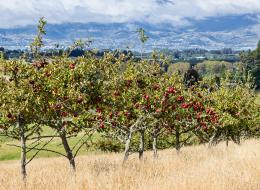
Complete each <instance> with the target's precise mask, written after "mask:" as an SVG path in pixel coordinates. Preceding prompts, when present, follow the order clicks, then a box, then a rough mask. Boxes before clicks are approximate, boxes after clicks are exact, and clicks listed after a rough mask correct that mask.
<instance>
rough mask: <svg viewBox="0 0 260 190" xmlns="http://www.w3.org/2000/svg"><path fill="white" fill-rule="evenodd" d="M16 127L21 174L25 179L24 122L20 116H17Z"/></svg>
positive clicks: (24, 179)
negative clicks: (18, 138)
mask: <svg viewBox="0 0 260 190" xmlns="http://www.w3.org/2000/svg"><path fill="white" fill-rule="evenodd" d="M17 128H18V129H20V141H21V175H22V179H23V181H24V182H25V181H26V176H27V172H26V138H25V131H24V124H23V122H22V119H21V116H20V115H19V116H18V121H17Z"/></svg>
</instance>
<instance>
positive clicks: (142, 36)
mask: <svg viewBox="0 0 260 190" xmlns="http://www.w3.org/2000/svg"><path fill="white" fill-rule="evenodd" d="M136 32H137V33H138V35H139V40H140V42H141V46H142V48H141V59H143V52H144V44H145V42H146V41H147V40H148V39H149V37H148V36H147V35H146V34H145V30H144V29H143V28H139V29H137V31H136Z"/></svg>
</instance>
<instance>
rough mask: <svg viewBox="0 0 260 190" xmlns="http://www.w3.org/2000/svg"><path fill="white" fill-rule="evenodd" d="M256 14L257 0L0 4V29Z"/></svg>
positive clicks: (12, 0)
mask: <svg viewBox="0 0 260 190" xmlns="http://www.w3.org/2000/svg"><path fill="white" fill-rule="evenodd" d="M243 14H260V0H8V1H6V0H0V18H1V19H0V28H11V27H16V26H25V25H31V24H35V23H36V22H37V20H38V19H39V17H41V16H44V17H45V18H46V19H47V20H48V22H49V23H53V24H58V23H65V22H81V23H88V22H98V23H114V22H117V23H123V22H148V23H153V24H159V23H167V24H171V25H173V26H182V25H189V24H190V23H189V19H196V20H202V19H205V18H207V17H218V16H228V15H243Z"/></svg>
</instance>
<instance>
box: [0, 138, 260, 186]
mask: <svg viewBox="0 0 260 190" xmlns="http://www.w3.org/2000/svg"><path fill="white" fill-rule="evenodd" d="M76 161H77V172H76V173H75V174H74V173H73V172H72V171H71V170H70V169H69V166H68V163H67V161H66V160H65V159H63V158H41V159H37V160H34V161H33V162H32V164H31V165H29V167H28V173H29V174H28V180H27V186H26V189H28V190H31V189H39V190H45V189H55V190H76V189H77V190H81V189H82V190H83V189H95V190H96V189H97V190H98V189H102V190H104V189H105V190H106V189H111V190H112V189H113V190H117V189H120V190H131V189H142V190H143V189H145V190H146V189H147V190H148V189H149V190H155V189H160V190H164V189H174V190H258V189H260V141H259V140H249V141H246V142H244V143H243V145H241V146H237V145H234V144H230V146H229V147H225V145H224V144H220V145H218V146H217V147H215V148H211V149H209V148H208V147H206V146H203V145H202V146H195V147H186V148H183V149H182V152H181V153H180V154H179V155H177V154H176V153H175V151H173V150H165V151H161V152H160V153H159V159H158V160H153V159H152V156H151V152H148V153H146V154H145V160H144V161H143V162H139V161H138V159H137V156H136V155H132V156H131V157H130V160H129V161H128V162H127V164H126V165H125V166H124V167H123V166H122V154H101V155H88V156H80V157H78V158H77V160H76ZM0 168H1V170H0V189H1V190H16V189H17V190H18V189H25V188H23V185H22V182H21V180H20V176H19V162H18V161H2V162H0Z"/></svg>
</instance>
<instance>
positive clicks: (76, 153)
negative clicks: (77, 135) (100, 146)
mask: <svg viewBox="0 0 260 190" xmlns="http://www.w3.org/2000/svg"><path fill="white" fill-rule="evenodd" d="M93 134H94V132H93V133H92V134H91V135H90V136H89V137H88V138H87V139H86V140H85V141H83V142H82V144H81V145H80V146H79V147H78V149H77V150H76V152H75V154H74V158H76V156H77V155H78V153H79V151H80V149H81V148H82V147H83V145H84V144H85V143H86V142H87V141H88V140H89V139H90V138H91V137H92V135H93Z"/></svg>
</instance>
